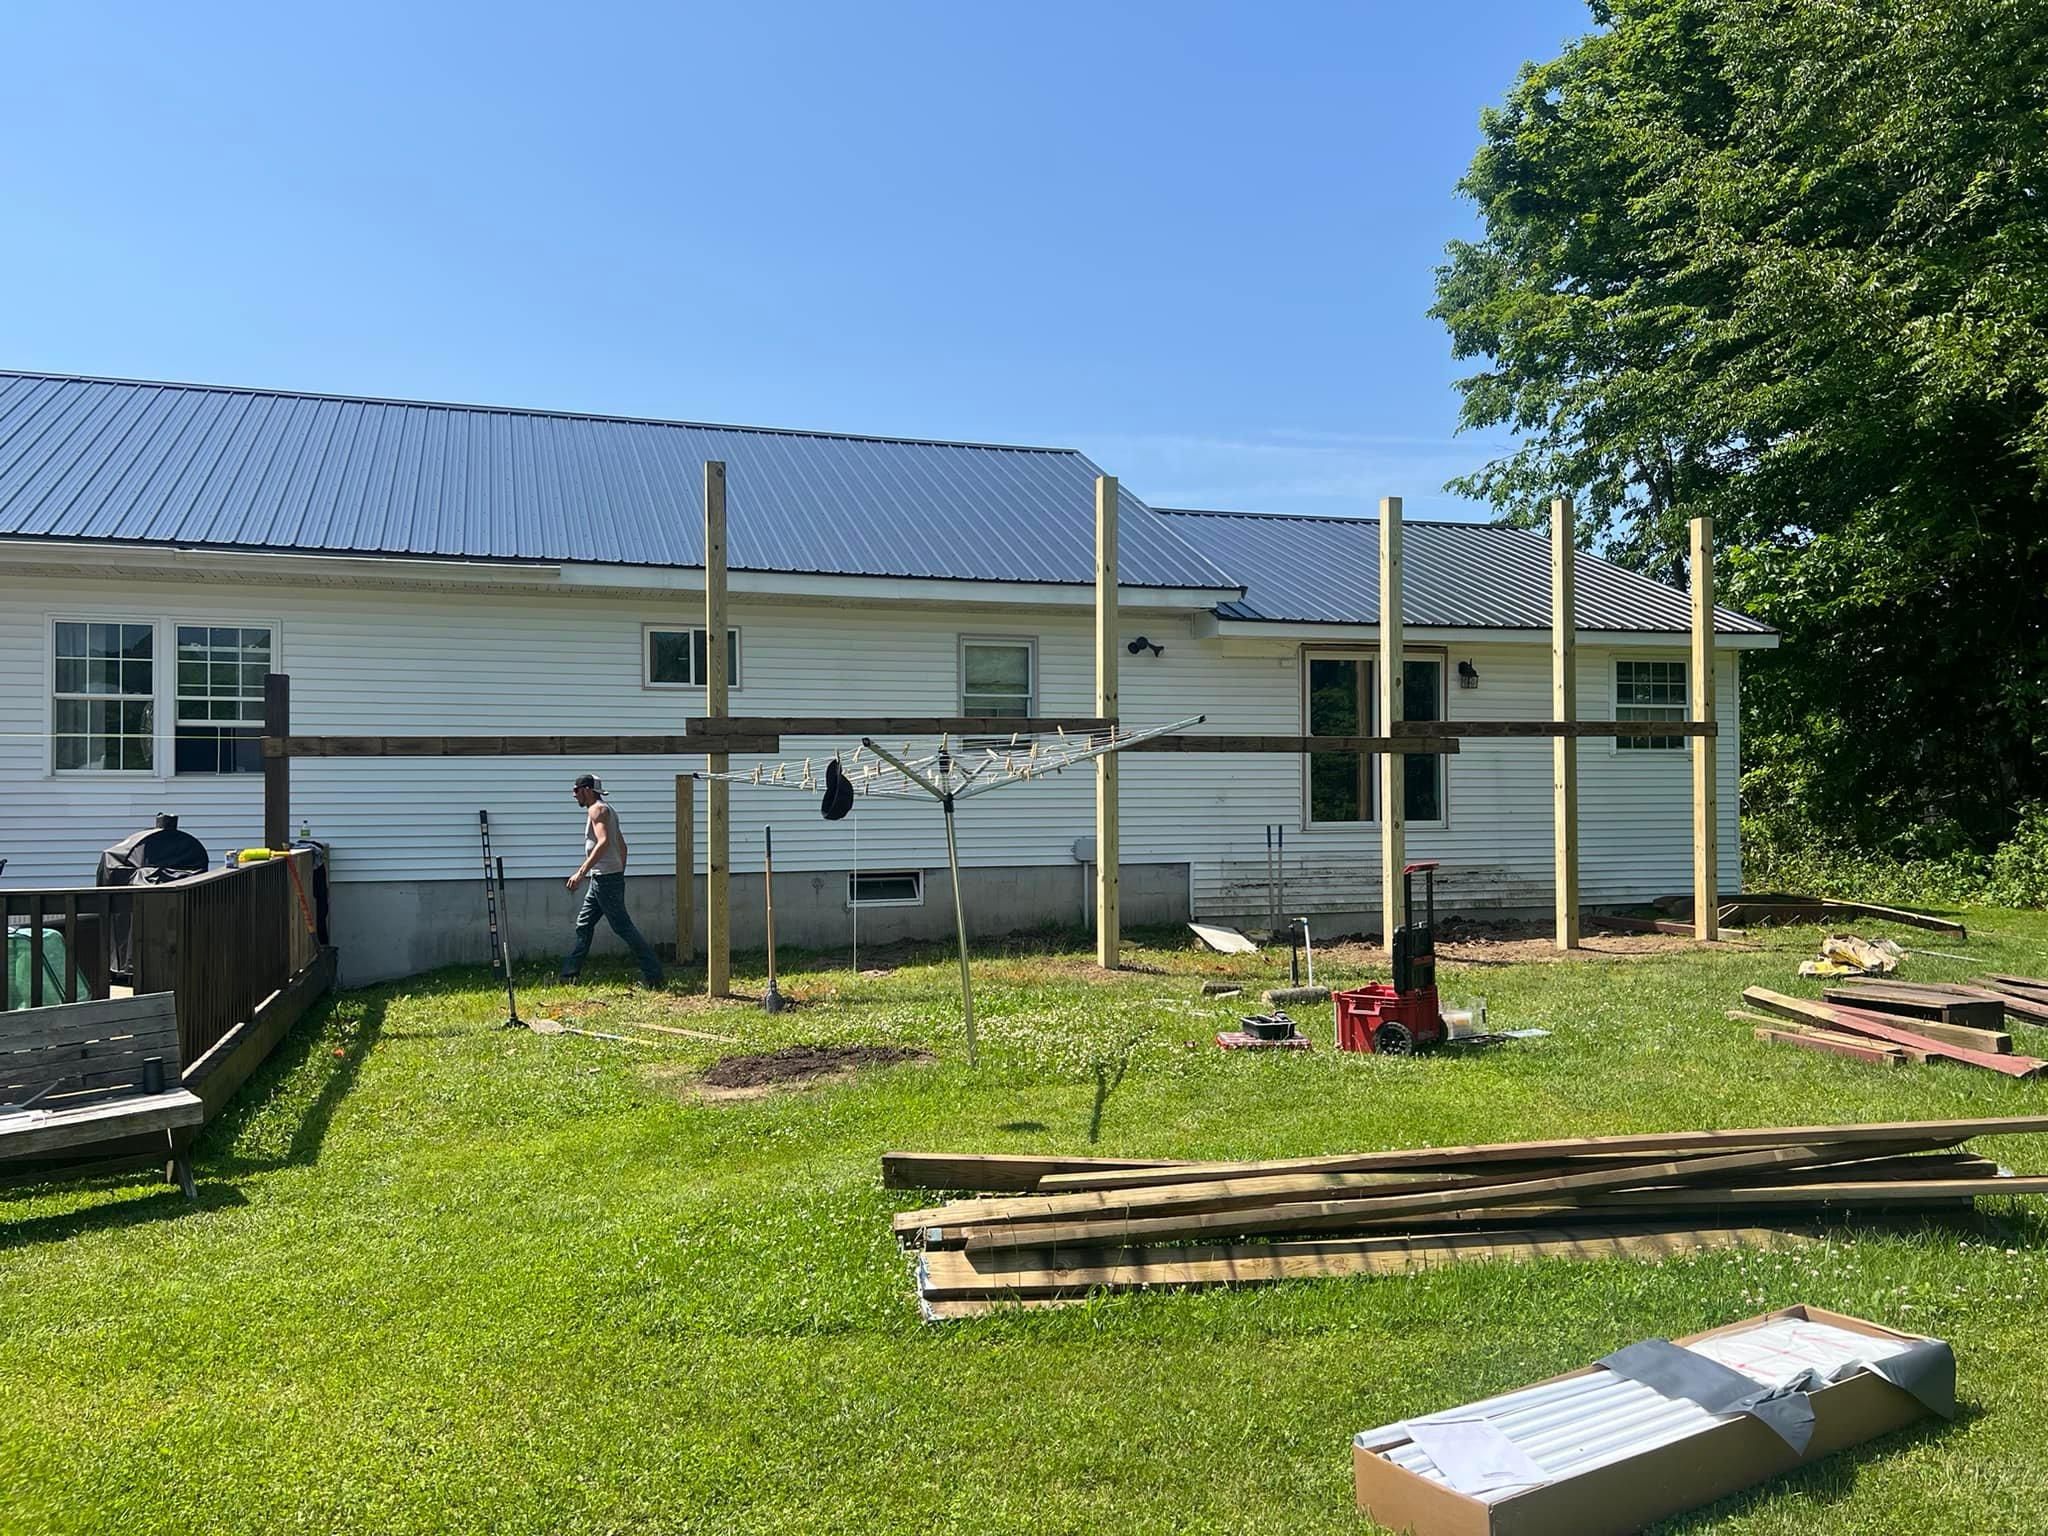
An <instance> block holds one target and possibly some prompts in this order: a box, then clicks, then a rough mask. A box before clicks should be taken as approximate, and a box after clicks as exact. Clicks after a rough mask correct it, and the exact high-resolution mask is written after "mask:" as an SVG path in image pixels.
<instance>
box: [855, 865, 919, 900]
mask: <svg viewBox="0 0 2048 1536" xmlns="http://www.w3.org/2000/svg"><path fill="white" fill-rule="evenodd" d="M846 904H847V905H848V906H849V907H918V906H923V905H924V871H923V870H921V869H884V870H875V871H873V872H872V873H870V872H867V871H863V872H862V873H860V874H857V875H848V876H847V877H846Z"/></svg>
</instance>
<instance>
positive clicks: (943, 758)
mask: <svg viewBox="0 0 2048 1536" xmlns="http://www.w3.org/2000/svg"><path fill="white" fill-rule="evenodd" d="M1206 718H1207V717H1206V716H1203V715H1190V716H1188V718H1187V719H1185V720H1176V721H1174V722H1173V723H1172V724H1171V725H1153V726H1146V727H1144V728H1142V729H1139V730H1134V731H1126V730H1122V729H1118V730H1114V731H1105V732H1102V733H1100V734H1096V735H1090V736H1069V735H1068V734H1067V733H1066V732H1065V731H1060V732H1058V733H1057V734H1056V736H1055V737H1054V738H1053V739H1052V740H1043V739H1041V740H1035V741H1030V742H1026V741H1024V740H1023V739H1022V738H1021V737H1014V736H1013V737H1012V738H1011V739H1010V742H1009V744H1008V745H1007V746H1006V747H1003V748H997V747H991V746H985V745H982V746H966V747H961V748H955V747H953V746H952V745H951V744H950V743H949V742H948V741H947V740H946V738H944V737H941V738H940V739H939V747H938V750H937V751H935V752H931V753H928V754H926V755H924V756H921V757H918V756H913V755H912V754H911V750H910V745H909V743H907V742H906V743H905V744H904V747H903V751H902V752H901V753H900V754H899V753H895V752H891V751H890V750H889V749H888V748H887V747H885V746H883V745H881V744H880V743H879V742H877V741H875V740H874V739H873V738H872V737H867V736H864V737H862V738H861V744H860V747H859V749H858V750H856V751H855V752H854V753H853V755H852V763H853V768H854V771H853V772H851V773H849V772H847V769H846V765H845V764H844V763H842V762H841V761H840V759H839V755H838V754H837V753H834V754H833V755H832V756H831V757H829V758H827V759H826V760H825V764H826V766H825V770H824V773H823V775H822V777H821V776H820V774H819V773H818V772H817V771H816V770H815V769H814V768H813V766H812V764H813V762H814V760H813V759H811V758H805V759H804V760H803V763H802V765H801V767H800V768H797V765H795V764H791V763H777V764H775V765H774V766H773V767H766V766H763V767H758V768H751V769H746V770H744V771H741V772H737V773H734V772H727V773H708V772H705V773H698V774H696V775H695V777H697V778H700V779H707V780H708V779H716V780H722V781H723V782H725V783H728V784H754V785H758V786H760V787H761V788H763V789H796V790H809V791H810V792H812V793H814V794H815V793H817V792H818V791H819V790H820V789H822V790H823V791H824V796H825V799H824V804H823V806H822V810H823V813H824V815H825V818H826V819H827V820H828V821H837V820H838V819H839V818H840V817H841V816H844V815H845V814H846V812H847V810H848V809H849V808H850V807H851V806H852V804H853V802H854V800H855V798H856V797H859V796H864V795H881V796H885V797H892V798H897V799H902V798H907V797H910V796H913V795H918V794H923V795H928V796H930V797H931V798H932V799H934V800H936V801H938V802H939V804H940V806H941V807H942V808H943V809H944V811H945V814H946V864H947V867H948V868H949V870H950V871H951V873H952V876H953V924H954V929H955V932H956V933H957V935H958V938H959V944H960V1012H961V1018H962V1022H963V1023H964V1024H965V1026H966V1032H967V1064H968V1065H969V1066H974V1065H975V1064H976V1063H977V1061H978V1056H977V1052H976V1049H975V1038H974V978H973V975H972V973H970V972H969V970H968V968H967V913H966V911H965V909H964V908H963V907H962V906H961V904H960V845H959V843H958V841H957V840H956V839H955V837H954V834H953V804H954V802H955V801H957V800H966V799H970V798H972V797H973V796H975V795H982V794H987V793H988V792H989V791H990V790H992V789H1001V788H1002V787H1003V786H1004V785H1006V784H1023V783H1027V782H1029V781H1031V780H1033V779H1042V778H1045V777H1047V776H1048V775H1050V774H1055V773H1059V772H1061V771H1062V770H1064V769H1068V768H1074V767H1078V766H1079V765H1080V764H1082V763H1087V762H1092V761H1094V760H1095V759H1096V758H1099V757H1107V756H1108V755H1109V754H1110V753H1112V752H1120V751H1122V750H1123V749H1124V748H1125V747H1129V746H1134V745H1136V744H1137V743H1138V742H1141V741H1150V740H1151V739H1152V738H1153V737H1155V736H1170V735H1172V734H1173V733H1174V732H1176V731H1185V730H1187V729H1188V728H1189V727H1190V726H1196V725H1200V724H1201V723H1202V721H1203V720H1204V719H1206ZM864 752H865V753H872V754H873V758H872V760H871V761H867V762H863V761H862V760H861V754H862V753H864ZM793 768H796V769H797V771H796V773H795V776H793V777H792V774H791V770H792V769H793ZM835 770H836V771H835ZM855 835H856V836H858V833H856V834H855ZM856 846H858V845H856Z"/></svg>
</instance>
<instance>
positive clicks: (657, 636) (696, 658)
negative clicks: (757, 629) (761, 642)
mask: <svg viewBox="0 0 2048 1536" xmlns="http://www.w3.org/2000/svg"><path fill="white" fill-rule="evenodd" d="M643 634H644V636H645V638H644V641H643V643H642V648H641V649H642V659H641V667H642V671H643V676H642V678H641V681H642V683H643V685H644V686H646V687H649V688H702V687H703V686H704V674H705V673H706V672H707V671H709V670H710V658H709V656H708V655H707V654H706V651H705V646H704V635H705V630H704V626H703V625H701V624H700V625H698V626H697V628H695V629H669V628H664V627H661V626H657V625H654V624H649V625H647V626H646V627H645V629H644V630H643ZM725 685H726V687H728V688H733V689H737V688H738V687H739V685H740V632H739V631H738V630H736V629H728V630H727V631H726V632H725Z"/></svg>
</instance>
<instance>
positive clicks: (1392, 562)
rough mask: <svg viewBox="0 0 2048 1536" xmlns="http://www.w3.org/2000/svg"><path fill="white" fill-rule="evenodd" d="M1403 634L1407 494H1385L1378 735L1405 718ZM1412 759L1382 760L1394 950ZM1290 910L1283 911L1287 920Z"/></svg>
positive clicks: (1385, 897)
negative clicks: (1403, 526) (1403, 521)
mask: <svg viewBox="0 0 2048 1536" xmlns="http://www.w3.org/2000/svg"><path fill="white" fill-rule="evenodd" d="M1402 652H1403V640H1402V634H1401V498H1400V497H1398V496H1382V497H1381V498H1380V658H1379V706H1380V717H1379V720H1378V721H1377V722H1376V723H1375V725H1374V731H1375V734H1378V735H1383V736H1391V735H1393V734H1394V728H1395V727H1396V726H1398V725H1399V724H1400V723H1401V720H1402V718H1403V696H1402V672H1403V667H1402V660H1403V656H1402ZM1407 770H1408V760H1407V759H1406V758H1405V757H1403V756H1402V755H1401V754H1400V753H1399V752H1388V753H1386V754H1384V755H1383V756H1382V757H1381V758H1380V909H1381V912H1382V914H1383V915H1382V917H1381V919H1380V921H1381V924H1382V927H1383V932H1382V935H1381V937H1382V938H1383V940H1384V942H1385V943H1386V946H1387V949H1388V952H1389V953H1391V952H1392V951H1393V948H1394V930H1395V929H1396V928H1399V927H1400V926H1401V925H1402V924H1403V923H1405V922H1407V921H1408V912H1407V908H1406V906H1405V904H1404V903H1403V901H1402V899H1401V868H1402V866H1403V865H1405V864H1406V863H1407V862H1408V771H1407ZM1286 915H1287V914H1286V913H1284V912H1283V913H1282V914H1281V916H1282V917H1283V918H1284V917H1285V916H1286Z"/></svg>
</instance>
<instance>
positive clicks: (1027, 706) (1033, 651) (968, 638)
mask: <svg viewBox="0 0 2048 1536" xmlns="http://www.w3.org/2000/svg"><path fill="white" fill-rule="evenodd" d="M970 645H1002V646H1021V647H1023V649H1024V653H1025V655H1026V657H1027V658H1029V661H1030V664H1031V679H1030V683H1031V686H1030V688H1029V690H1028V691H1027V692H1026V693H1025V696H1024V715H1025V718H1026V719H1030V718H1032V717H1034V716H1036V715H1037V714H1038V637H1037V636H1036V635H962V636H960V638H959V643H958V645H957V646H956V648H955V670H956V676H955V682H956V684H957V687H956V689H955V691H954V697H956V698H957V699H958V700H959V701H960V713H961V714H963V715H972V714H974V713H975V711H974V710H971V709H969V708H968V707H967V648H968V647H969V646H970Z"/></svg>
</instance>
